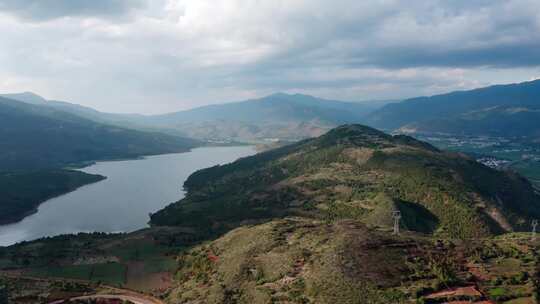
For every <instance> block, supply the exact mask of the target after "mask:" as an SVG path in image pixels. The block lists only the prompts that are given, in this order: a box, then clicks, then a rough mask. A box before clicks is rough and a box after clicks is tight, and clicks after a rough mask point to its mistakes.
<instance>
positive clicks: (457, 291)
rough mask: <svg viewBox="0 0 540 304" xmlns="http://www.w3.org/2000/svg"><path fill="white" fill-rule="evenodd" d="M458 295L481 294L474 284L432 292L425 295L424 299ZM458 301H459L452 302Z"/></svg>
mask: <svg viewBox="0 0 540 304" xmlns="http://www.w3.org/2000/svg"><path fill="white" fill-rule="evenodd" d="M459 296H468V297H481V296H482V294H481V293H480V292H479V291H478V290H477V289H476V287H474V286H467V287H457V288H451V289H447V290H443V291H439V292H436V293H432V294H430V295H428V296H427V297H426V299H440V298H449V297H459ZM452 303H459V302H452Z"/></svg>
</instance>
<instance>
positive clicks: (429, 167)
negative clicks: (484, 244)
mask: <svg viewBox="0 0 540 304" xmlns="http://www.w3.org/2000/svg"><path fill="white" fill-rule="evenodd" d="M185 188H186V189H187V190H188V193H187V195H186V197H185V198H184V199H183V200H181V201H179V202H177V203H174V204H172V205H170V206H168V207H167V208H165V209H163V210H161V211H159V212H157V213H155V214H153V215H152V216H151V222H152V224H153V225H179V226H186V227H191V228H195V229H197V231H198V232H199V233H201V234H202V237H204V236H205V235H206V236H210V235H214V234H216V233H223V232H225V231H228V230H230V229H232V228H234V227H237V226H239V225H241V224H243V223H247V222H250V221H260V220H268V219H272V218H279V217H284V216H291V215H297V216H303V217H308V218H316V219H322V220H326V221H330V222H332V221H335V220H339V219H347V218H352V219H357V220H359V221H362V222H364V223H367V224H371V225H374V226H376V225H383V226H384V223H385V222H386V223H387V222H388V217H390V214H389V213H390V211H392V210H393V209H398V210H400V211H401V212H402V214H403V221H402V223H403V224H404V226H405V227H406V228H407V229H409V230H415V231H420V232H424V233H435V234H437V235H445V236H450V237H458V238H469V237H478V236H486V235H492V234H498V233H501V232H504V231H512V230H522V229H528V228H529V227H528V226H529V219H530V218H531V217H538V216H540V198H539V196H538V195H537V194H536V193H535V191H534V189H533V188H532V186H531V185H530V183H529V182H528V181H527V180H525V179H524V178H522V177H520V176H518V175H516V174H513V173H506V172H500V171H495V170H493V169H490V168H488V167H486V166H484V165H481V164H479V163H477V162H476V161H474V160H472V159H469V158H467V157H465V156H463V155H460V154H452V153H447V152H443V151H439V150H437V149H436V148H434V147H432V146H430V145H428V144H426V143H424V142H420V141H417V140H415V139H413V138H410V137H407V136H390V135H387V134H385V133H382V132H380V131H377V130H375V129H371V128H368V127H364V126H360V125H345V126H341V127H338V128H336V129H333V130H331V131H330V132H328V133H326V134H325V135H323V136H321V137H318V138H315V139H309V140H305V141H301V142H299V143H297V144H293V145H290V146H286V147H283V148H278V149H275V150H270V151H267V152H264V153H260V154H258V155H255V156H252V157H247V158H244V159H240V160H238V161H236V162H234V163H232V164H229V165H224V166H217V167H213V168H209V169H205V170H201V171H198V172H195V173H194V174H193V175H191V176H190V177H189V179H188V180H187V181H186V183H185Z"/></svg>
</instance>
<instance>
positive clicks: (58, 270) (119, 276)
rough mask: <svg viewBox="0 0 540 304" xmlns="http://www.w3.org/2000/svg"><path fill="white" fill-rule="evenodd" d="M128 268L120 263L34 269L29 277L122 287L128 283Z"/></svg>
mask: <svg viewBox="0 0 540 304" xmlns="http://www.w3.org/2000/svg"><path fill="white" fill-rule="evenodd" d="M126 270H127V269H126V266H125V265H122V264H119V263H104V264H91V265H69V266H57V267H44V268H37V269H33V270H32V271H31V272H29V275H32V276H36V277H42V278H65V279H75V280H86V281H94V282H102V283H106V284H109V285H117V286H121V285H122V284H125V282H126Z"/></svg>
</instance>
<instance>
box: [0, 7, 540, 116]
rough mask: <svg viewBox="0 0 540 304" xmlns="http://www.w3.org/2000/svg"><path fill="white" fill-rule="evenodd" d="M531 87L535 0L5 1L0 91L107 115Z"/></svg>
mask: <svg viewBox="0 0 540 304" xmlns="http://www.w3.org/2000/svg"><path fill="white" fill-rule="evenodd" d="M538 78H540V1H538V0H504V1H503V0H476V1H475V0H452V1H450V0H449V1H439V0H425V1H417V0H407V1H397V0H381V1H375V0H363V1H358V0H332V1H328V0H78V1H73V0H0V93H13V92H22V91H32V92H34V93H37V94H39V95H42V96H44V97H45V98H48V99H56V100H64V101H69V102H73V103H79V104H82V105H86V106H90V107H94V108H96V109H99V110H102V111H108V112H123V113H144V114H157V113H164V112H171V111H177V110H185V109H189V108H193V107H197V106H202V105H207V104H214V103H223V102H229V101H237V100H244V99H249V98H255V97H261V96H264V95H269V94H272V93H275V92H288V93H303V94H311V95H315V96H318V97H323V98H329V99H341V100H350V101H364V100H379V99H404V98H407V97H414V96H421V95H433V94H438V93H444V92H448V91H452V90H464V89H470V88H476V87H482V86H487V85H491V84H502V83H513V82H522V81H529V80H533V79H538Z"/></svg>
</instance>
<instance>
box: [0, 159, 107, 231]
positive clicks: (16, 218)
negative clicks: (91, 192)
mask: <svg viewBox="0 0 540 304" xmlns="http://www.w3.org/2000/svg"><path fill="white" fill-rule="evenodd" d="M61 170H66V171H78V172H81V173H84V174H86V175H89V176H94V177H96V180H93V181H90V182H88V183H84V184H81V185H79V186H77V187H74V188H73V189H70V190H69V191H67V192H62V193H59V194H55V195H50V196H46V197H44V198H42V199H40V201H39V202H37V203H35V204H34V206H33V208H31V209H29V210H28V211H26V212H24V213H22V214H20V215H15V216H12V217H10V218H7V219H0V228H2V227H4V226H9V225H13V224H17V223H20V222H22V221H23V220H24V219H25V218H27V217H29V216H32V215H34V214H36V213H37V212H38V211H39V207H40V206H41V205H42V204H44V203H45V202H47V201H49V200H51V199H54V198H57V197H61V196H64V195H66V194H69V193H71V192H74V191H77V190H78V189H80V188H82V187H85V186H89V185H92V184H95V183H99V182H101V181H104V180H106V179H107V177H106V176H103V175H99V174H90V173H86V172H83V171H80V170H77V169H61Z"/></svg>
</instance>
